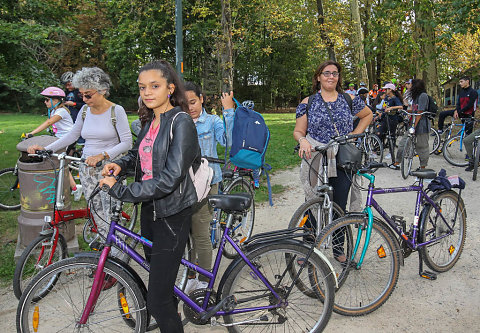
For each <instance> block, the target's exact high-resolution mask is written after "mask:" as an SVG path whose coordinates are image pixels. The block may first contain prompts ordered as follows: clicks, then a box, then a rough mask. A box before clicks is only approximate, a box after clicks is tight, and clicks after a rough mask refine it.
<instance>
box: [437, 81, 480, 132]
mask: <svg viewBox="0 0 480 333" xmlns="http://www.w3.org/2000/svg"><path fill="white" fill-rule="evenodd" d="M458 84H459V85H460V87H461V89H460V91H459V93H458V99H457V107H456V109H455V110H451V111H442V112H440V115H439V117H438V132H439V133H442V132H443V123H444V121H445V118H446V117H448V116H453V117H454V118H455V119H458V118H470V117H473V116H474V115H475V106H476V101H477V98H478V93H477V92H476V91H475V90H474V89H473V88H472V87H471V86H470V78H469V77H468V76H463V77H462V78H461V79H460V81H459V82H458ZM472 130H473V123H472V124H467V126H466V127H465V132H466V133H467V134H470V133H472Z"/></svg>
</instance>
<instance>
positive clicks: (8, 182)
mask: <svg viewBox="0 0 480 333" xmlns="http://www.w3.org/2000/svg"><path fill="white" fill-rule="evenodd" d="M0 208H2V209H5V210H17V209H20V187H19V183H18V176H17V174H16V171H15V168H7V169H3V170H0Z"/></svg>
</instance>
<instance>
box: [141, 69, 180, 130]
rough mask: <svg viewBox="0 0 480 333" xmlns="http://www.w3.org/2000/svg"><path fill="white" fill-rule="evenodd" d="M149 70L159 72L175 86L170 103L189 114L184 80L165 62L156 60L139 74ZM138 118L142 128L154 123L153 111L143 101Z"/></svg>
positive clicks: (168, 82)
mask: <svg viewBox="0 0 480 333" xmlns="http://www.w3.org/2000/svg"><path fill="white" fill-rule="evenodd" d="M149 70H157V71H159V72H161V73H162V76H163V77H164V78H165V80H167V84H173V85H174V86H175V90H174V91H173V94H172V95H171V96H170V103H171V104H172V105H173V106H179V107H181V108H182V110H183V111H184V112H187V113H188V104H187V99H186V97H185V88H184V86H183V82H182V80H181V79H180V77H179V76H178V75H177V73H176V72H175V70H174V69H173V67H172V65H170V63H169V62H168V61H165V60H155V61H152V62H150V63H148V64H146V65H145V66H143V67H142V68H140V71H139V72H138V74H140V73H142V72H144V71H149ZM138 116H139V118H140V121H141V123H142V127H143V126H144V125H145V124H146V123H147V122H149V121H152V119H153V110H152V109H150V108H148V107H147V106H146V105H145V103H143V100H142V101H141V103H140V108H139V110H138Z"/></svg>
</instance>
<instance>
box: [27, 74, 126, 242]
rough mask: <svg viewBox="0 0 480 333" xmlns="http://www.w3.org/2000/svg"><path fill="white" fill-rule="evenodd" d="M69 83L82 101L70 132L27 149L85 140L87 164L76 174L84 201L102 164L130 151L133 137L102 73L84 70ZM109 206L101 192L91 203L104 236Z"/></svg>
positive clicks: (95, 182)
mask: <svg viewBox="0 0 480 333" xmlns="http://www.w3.org/2000/svg"><path fill="white" fill-rule="evenodd" d="M72 83H73V85H74V86H75V87H77V88H78V89H79V92H80V94H79V96H80V97H81V98H82V99H83V101H84V102H85V105H84V106H83V107H82V109H81V110H80V112H79V113H78V117H77V120H76V121H75V124H74V125H73V128H72V130H71V131H70V132H68V133H67V134H65V135H64V136H63V137H62V138H61V139H60V140H57V141H55V142H54V143H52V144H50V145H48V146H46V147H45V148H43V147H41V146H38V145H33V146H30V147H29V148H28V152H29V153H34V152H35V150H42V149H47V150H53V151H58V150H60V149H62V148H65V147H67V146H68V145H70V144H72V143H74V142H75V141H76V140H77V139H78V138H79V137H80V135H81V136H82V137H83V138H84V139H85V146H84V148H83V156H82V157H84V158H85V162H86V164H87V165H85V164H81V165H80V170H79V174H80V181H81V183H82V186H83V193H84V195H85V198H89V196H90V194H91V193H92V191H93V189H94V188H95V186H96V185H97V183H98V181H99V180H100V179H103V176H102V175H101V171H102V167H103V165H104V164H106V162H107V161H111V160H113V159H115V158H116V157H118V156H120V155H121V154H123V153H125V152H126V151H128V150H129V149H130V148H131V145H132V134H131V132H130V127H129V124H128V119H127V115H126V113H125V110H124V109H123V107H121V106H120V105H116V104H115V103H113V102H111V101H109V100H108V99H107V97H108V96H109V91H110V87H111V85H112V82H111V81H110V77H109V76H108V75H107V74H106V73H105V72H104V71H103V70H101V69H100V68H98V67H84V68H82V69H81V70H79V71H78V72H77V73H76V74H75V75H74V77H73V80H72ZM98 162H102V166H100V167H95V166H96V164H97V163H98ZM110 204H111V203H110V197H109V196H108V195H107V194H106V193H105V192H103V191H102V192H100V195H97V196H96V197H95V198H94V201H93V205H94V208H95V209H94V211H95V212H94V213H96V215H95V221H96V222H97V221H98V222H97V225H98V228H99V232H100V233H103V234H105V233H106V232H107V231H108V223H106V221H109V213H110ZM112 204H113V203H112ZM104 221H105V222H104Z"/></svg>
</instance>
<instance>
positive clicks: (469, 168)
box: [465, 162, 474, 171]
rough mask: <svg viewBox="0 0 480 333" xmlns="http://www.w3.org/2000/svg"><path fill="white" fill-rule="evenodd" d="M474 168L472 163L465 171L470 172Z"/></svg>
mask: <svg viewBox="0 0 480 333" xmlns="http://www.w3.org/2000/svg"><path fill="white" fill-rule="evenodd" d="M473 168H474V166H473V163H471V162H469V163H468V166H467V167H466V168H465V171H472V170H473Z"/></svg>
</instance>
